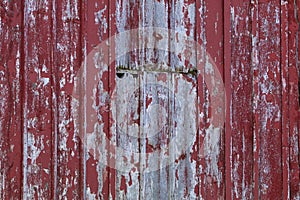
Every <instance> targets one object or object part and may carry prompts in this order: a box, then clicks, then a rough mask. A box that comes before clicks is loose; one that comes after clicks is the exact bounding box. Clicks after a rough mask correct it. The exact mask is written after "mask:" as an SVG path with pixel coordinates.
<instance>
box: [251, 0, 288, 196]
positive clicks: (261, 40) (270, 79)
mask: <svg viewBox="0 0 300 200" xmlns="http://www.w3.org/2000/svg"><path fill="white" fill-rule="evenodd" d="M256 6H257V9H258V15H257V23H258V27H257V33H258V35H256V39H257V46H256V48H257V53H258V54H257V59H258V60H257V66H256V67H257V68H256V69H257V70H256V71H255V72H254V73H255V74H254V76H255V78H256V77H257V79H256V80H257V81H258V82H257V83H256V84H257V90H255V96H254V98H255V99H256V101H257V108H256V109H255V128H256V130H257V135H256V136H257V138H256V139H257V140H258V142H257V143H258V144H259V146H256V148H257V150H258V155H259V160H257V162H258V166H259V168H258V173H259V198H272V199H273V198H278V197H280V198H281V197H282V167H281V122H282V120H281V77H280V72H281V67H280V60H281V58H280V56H281V52H280V4H279V1H268V2H260V1H259V2H258V4H256ZM254 48H255V47H254ZM278 177H281V178H280V179H279V178H278Z"/></svg>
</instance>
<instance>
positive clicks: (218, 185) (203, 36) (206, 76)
mask: <svg viewBox="0 0 300 200" xmlns="http://www.w3.org/2000/svg"><path fill="white" fill-rule="evenodd" d="M197 5H198V6H197V8H196V10H197V11H196V13H197V12H198V13H199V14H198V15H196V17H197V20H196V21H197V29H196V30H197V33H196V34H197V41H198V43H200V45H201V48H200V49H199V50H200V52H199V53H197V54H200V61H197V64H198V65H199V64H200V65H203V67H200V68H203V70H200V75H201V76H202V78H201V76H200V77H198V93H199V94H198V96H199V97H198V98H199V100H198V104H200V105H199V122H200V124H199V126H200V127H199V130H200V133H199V134H200V137H199V143H200V149H199V150H200V151H199V155H200V160H199V162H200V166H199V175H200V177H199V182H200V183H199V188H200V191H199V193H200V194H199V195H200V198H204V199H216V198H225V187H224V183H225V182H224V181H225V160H224V159H225V154H224V144H225V141H224V140H225V135H224V129H223V124H221V125H220V124H219V123H214V122H213V119H216V118H218V117H216V116H215V114H216V113H214V112H213V111H212V109H215V108H213V107H214V105H216V102H214V101H215V100H216V99H214V96H215V95H216V94H213V92H212V90H210V88H209V85H214V83H213V82H214V80H215V81H216V79H215V78H218V80H217V82H218V84H221V85H223V84H224V82H223V77H224V60H223V57H224V45H225V43H224V39H223V34H224V33H225V31H228V30H229V29H226V30H225V25H226V21H224V20H226V19H228V16H227V14H229V13H227V12H226V13H224V12H225V11H226V8H227V6H226V7H223V4H220V2H214V1H200V2H198V4H197ZM229 5H230V4H228V8H229ZM223 11H224V12H223ZM224 15H226V17H225V16H224ZM228 33H229V32H228ZM228 33H227V32H226V34H228ZM226 34H225V37H226V39H227V41H228V43H229V41H230V39H229V38H228V37H227V36H228V35H226ZM226 48H228V46H226ZM229 48H230V46H229ZM201 54H202V55H203V56H201ZM227 55H228V54H227ZM201 59H202V61H201ZM227 59H229V60H226V61H225V62H227V61H230V56H228V57H227ZM229 63H230V62H229ZM227 64H228V62H227ZM227 67H229V68H228V69H230V66H227ZM198 70H199V69H198ZM211 70H212V71H214V72H213V73H215V74H214V75H212V74H210V73H211ZM217 74H218V75H220V76H217ZM222 89H223V88H222ZM219 92H220V94H221V93H223V92H224V91H218V93H219ZM217 95H219V94H217ZM199 101H200V102H199ZM222 101H223V102H224V103H225V102H226V101H227V100H225V99H223V100H222ZM220 112H225V110H223V109H221V110H220ZM220 116H221V115H220ZM220 118H221V117H220Z"/></svg>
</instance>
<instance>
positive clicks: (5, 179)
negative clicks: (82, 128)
mask: <svg viewBox="0 0 300 200" xmlns="http://www.w3.org/2000/svg"><path fill="white" fill-rule="evenodd" d="M22 6H23V5H22V3H21V2H19V1H2V2H1V3H0V40H1V42H0V52H1V54H0V88H1V89H0V152H1V156H0V168H1V171H0V180H1V181H0V198H1V199H9V198H13V199H20V198H21V196H22V191H21V188H22V140H21V139H22V134H21V132H22V125H21V124H22V121H23V120H22V114H21V113H22V95H21V93H20V91H21V89H22V74H21V72H22V69H21V68H22V59H21V54H23V50H22V37H23V35H22V33H23V31H22V28H23V24H22V18H23V16H22V15H23V9H22V8H23V7H22Z"/></svg>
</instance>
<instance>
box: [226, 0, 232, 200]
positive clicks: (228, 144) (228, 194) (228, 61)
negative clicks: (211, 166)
mask: <svg viewBox="0 0 300 200" xmlns="http://www.w3.org/2000/svg"><path fill="white" fill-rule="evenodd" d="M224 82H225V94H226V101H225V102H226V105H225V111H226V112H225V184H226V185H225V197H226V199H232V194H231V188H232V181H231V145H232V143H231V122H230V120H231V0H224Z"/></svg>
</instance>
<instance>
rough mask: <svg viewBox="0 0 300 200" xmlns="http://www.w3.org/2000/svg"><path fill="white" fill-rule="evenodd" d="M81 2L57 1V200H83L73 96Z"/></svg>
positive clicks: (78, 50) (54, 70) (79, 48)
mask: <svg viewBox="0 0 300 200" xmlns="http://www.w3.org/2000/svg"><path fill="white" fill-rule="evenodd" d="M80 8H81V1H78V0H76V1H69V0H66V1H57V2H56V21H55V29H56V30H55V40H54V42H55V47H56V48H55V54H54V56H55V58H56V60H55V63H54V66H53V67H54V68H53V73H54V75H55V76H56V82H54V83H53V84H54V88H55V89H56V99H55V100H56V101H57V102H56V105H57V108H56V112H57V113H55V114H56V116H55V117H57V123H58V124H57V127H56V128H57V136H56V137H57V144H55V145H57V161H56V162H57V191H56V198H59V199H61V198H68V199H81V198H82V195H83V194H82V192H83V191H82V187H83V186H82V181H81V179H82V176H83V174H81V173H82V170H81V167H82V166H81V157H83V154H82V148H81V140H80V137H79V130H78V127H77V124H76V123H77V121H76V118H74V115H73V113H74V112H75V111H76V109H78V107H76V105H75V104H73V102H72V96H71V95H70V94H71V92H72V89H73V85H74V77H75V76H76V73H77V71H79V67H80V66H81V60H82V57H81V51H82V45H81V34H82V32H81V24H80V22H81V14H82V13H81V9H80Z"/></svg>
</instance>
